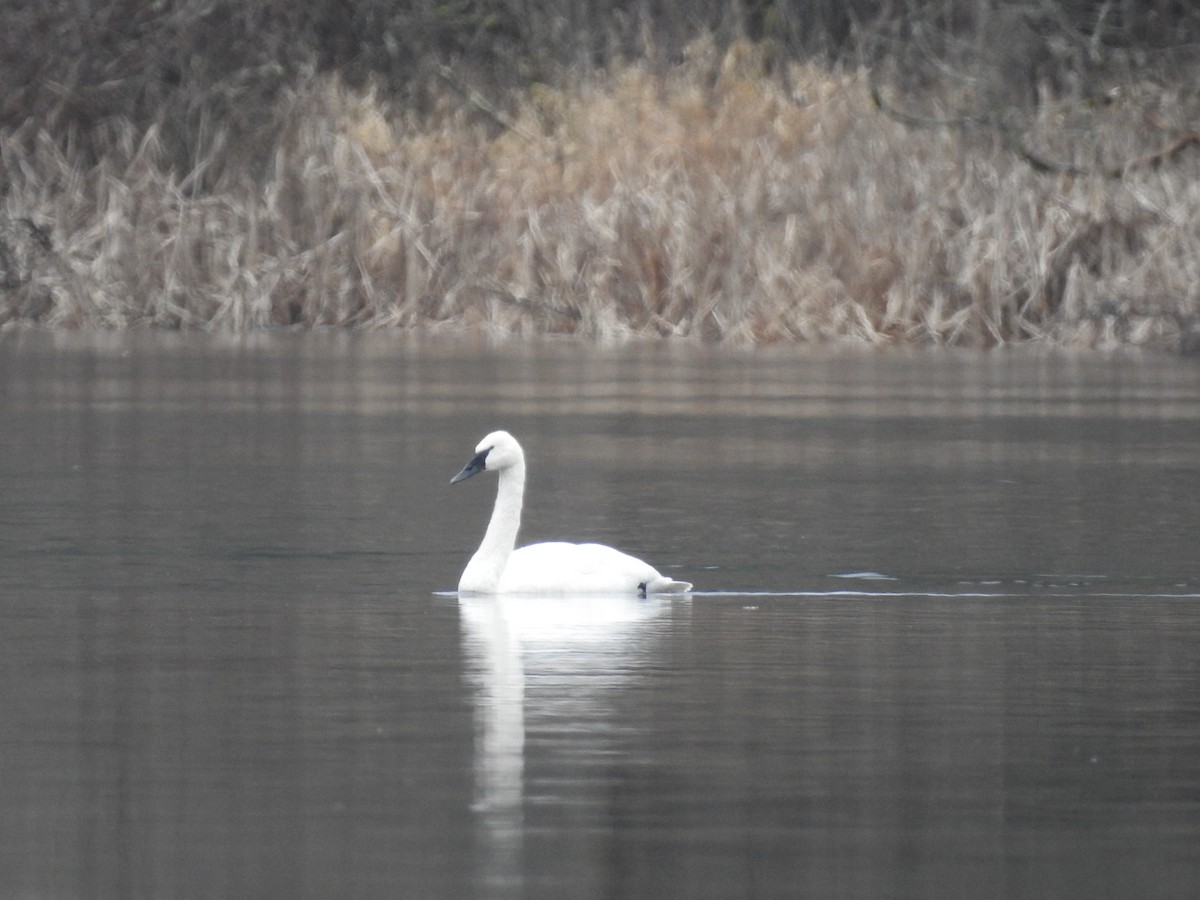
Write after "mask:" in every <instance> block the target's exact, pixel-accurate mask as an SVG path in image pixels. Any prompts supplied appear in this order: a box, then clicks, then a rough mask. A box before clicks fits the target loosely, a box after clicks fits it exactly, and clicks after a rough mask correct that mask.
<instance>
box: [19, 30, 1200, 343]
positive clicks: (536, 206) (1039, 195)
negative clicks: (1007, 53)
mask: <svg viewBox="0 0 1200 900" xmlns="http://www.w3.org/2000/svg"><path fill="white" fill-rule="evenodd" d="M1162 99H1163V102H1164V103H1166V102H1169V98H1167V97H1164V98H1162ZM273 115H274V117H275V121H281V122H285V123H287V124H286V125H284V126H283V128H282V130H281V131H280V132H279V139H278V141H277V144H276V146H275V147H274V149H273V154H272V155H271V159H272V164H271V165H270V166H269V167H268V169H269V171H268V173H267V174H266V175H265V176H262V177H259V178H252V177H251V176H249V175H246V176H245V177H244V178H241V177H240V176H239V175H238V174H237V166H236V165H235V160H232V159H226V158H223V157H222V158H218V157H219V156H220V154H222V153H223V152H227V153H230V154H232V153H233V152H234V151H233V150H228V151H223V150H222V146H223V145H222V142H221V141H220V140H213V141H211V142H210V144H211V145H212V146H213V147H215V148H216V149H214V150H213V151H212V153H213V158H212V159H207V160H201V161H200V162H199V164H198V165H197V167H196V169H195V171H194V172H192V173H190V174H189V173H181V172H177V171H173V170H172V169H171V168H170V166H169V165H168V163H167V162H166V159H167V154H166V153H164V151H163V150H162V148H161V147H160V141H159V136H158V132H157V131H156V130H155V129H154V128H150V129H149V130H147V131H144V132H140V133H139V132H136V131H135V129H134V128H133V127H132V126H130V125H128V124H121V123H120V122H115V123H113V124H111V125H110V126H108V127H109V128H110V131H111V133H110V135H109V137H108V139H107V142H108V148H107V152H106V153H105V154H104V156H103V158H102V159H101V161H100V162H99V163H97V164H95V165H90V164H83V163H81V162H80V161H79V160H78V159H76V158H75V157H74V156H72V154H71V152H70V151H69V150H64V149H62V144H60V143H59V142H56V141H54V140H52V139H51V138H50V137H48V136H46V135H45V134H35V133H27V132H17V133H15V134H10V135H6V136H3V137H2V138H0V142H2V145H3V146H2V147H0V150H2V151H3V156H4V159H5V160H6V162H7V163H8V172H9V173H11V179H12V184H11V189H10V192H9V195H8V197H7V200H6V203H7V208H8V209H9V210H10V211H19V213H20V214H23V215H29V216H31V217H32V218H34V219H35V220H37V221H39V222H43V221H44V222H47V223H52V225H53V230H54V234H55V241H56V244H57V245H58V246H57V253H58V257H59V258H60V259H61V260H62V261H63V263H64V265H65V266H66V267H68V268H69V270H70V272H71V273H72V277H77V279H78V283H75V282H73V281H71V280H70V279H67V278H62V277H58V278H57V280H56V276H55V275H54V273H49V275H47V278H49V280H50V284H49V287H48V288H47V290H48V292H49V296H50V297H51V298H52V301H53V302H52V303H50V304H48V305H45V306H44V308H40V309H39V311H38V313H37V316H36V318H38V319H39V320H40V321H42V322H45V323H47V324H50V325H58V326H72V325H80V324H95V325H99V326H104V327H124V326H130V325H138V324H154V325H158V326H165V327H206V328H247V327H257V326H265V325H291V324H299V325H306V326H314V325H374V326H402V327H423V328H426V329H430V330H462V329H466V328H480V329H486V330H488V331H491V332H496V333H517V334H527V333H541V332H571V333H578V334H583V335H588V336H600V337H606V336H621V335H687V336H701V337H705V338H710V339H718V338H721V339H730V340H734V341H740V342H771V341H780V340H804V341H809V340H831V339H858V340H864V341H872V342H901V343H903V342H924V343H952V344H965V345H975V346H979V345H992V344H997V343H1003V342H1009V341H1017V340H1023V339H1054V340H1060V341H1065V342H1068V343H1080V344H1096V343H1105V342H1120V341H1124V342H1132V343H1137V344H1148V345H1155V346H1166V347H1180V346H1187V345H1189V344H1190V343H1194V342H1197V341H1200V338H1197V334H1200V331H1198V330H1197V329H1198V325H1197V318H1198V306H1200V298H1198V297H1197V294H1196V289H1195V285H1197V284H1200V255H1198V254H1197V253H1196V249H1195V240H1194V228H1192V226H1191V225H1190V224H1189V223H1192V222H1194V221H1195V220H1196V218H1197V212H1198V210H1197V207H1198V206H1200V195H1197V193H1196V191H1195V190H1193V189H1192V183H1193V182H1194V180H1195V179H1194V177H1193V174H1192V173H1191V169H1190V168H1188V162H1187V160H1181V161H1179V162H1178V163H1177V164H1173V165H1172V166H1169V167H1158V168H1153V169H1150V168H1147V169H1146V170H1144V171H1131V172H1130V173H1128V175H1126V176H1125V177H1124V178H1105V177H1102V176H1095V177H1085V176H1078V177H1077V176H1073V175H1071V176H1069V175H1057V176H1054V175H1046V174H1041V173H1038V172H1036V171H1034V170H1033V169H1032V168H1031V167H1030V166H1029V165H1027V164H1025V163H1024V162H1023V161H1022V160H1020V159H1019V158H1017V157H1016V156H1015V155H1014V154H1012V153H1010V152H1008V151H1007V150H1005V149H1002V148H992V147H990V146H989V147H984V146H981V143H982V142H980V141H972V140H971V139H970V138H968V137H967V136H965V135H964V134H963V133H962V132H959V131H954V130H948V129H936V128H925V129H922V128H908V127H905V126H904V125H902V124H900V123H898V122H896V121H894V120H893V119H889V118H888V117H887V116H885V115H882V114H881V113H880V112H879V110H877V109H876V108H874V107H873V106H872V104H871V101H870V98H869V92H868V90H867V87H866V85H865V84H864V82H863V79H862V78H861V77H860V76H859V75H857V74H855V73H848V72H845V71H831V70H827V69H822V68H820V67H818V66H815V65H805V66H800V65H796V66H793V67H791V68H790V69H789V70H788V71H787V73H786V77H775V76H772V77H768V76H765V75H763V74H762V70H761V67H758V66H756V65H755V64H754V59H753V54H752V52H751V51H750V50H748V49H747V48H746V47H745V46H744V45H735V47H734V49H733V50H731V51H729V53H727V54H725V55H723V56H722V55H720V54H717V53H716V52H715V51H714V50H712V48H711V45H706V44H701V45H698V46H697V47H696V48H694V51H693V52H692V53H691V54H690V55H689V56H688V58H687V59H686V60H685V62H683V63H682V64H681V65H680V66H678V67H677V68H676V69H674V70H672V71H671V72H669V73H667V74H666V75H662V74H652V73H651V72H650V71H648V69H646V68H644V67H641V66H638V65H628V66H626V67H624V68H620V69H616V70H613V71H612V72H610V73H608V74H605V75H601V76H595V77H592V78H589V79H586V80H583V81H581V82H580V83H579V84H578V85H577V86H576V87H574V88H572V89H564V90H550V89H536V90H533V91H531V92H530V93H529V94H528V96H527V97H526V98H525V100H524V101H523V102H522V103H521V104H520V105H519V107H518V108H517V109H516V111H515V112H514V113H513V114H512V116H510V117H509V119H508V122H509V127H505V128H497V127H495V122H492V121H489V122H487V123H486V124H483V123H481V119H480V117H479V115H478V110H476V109H473V108H472V107H471V106H470V105H469V104H467V103H465V101H462V100H461V98H457V97H456V99H454V100H453V101H451V100H447V102H446V104H445V107H444V109H443V111H442V112H441V113H439V114H435V115H432V116H430V117H427V118H425V119H423V120H421V121H416V120H411V121H410V120H406V119H404V118H402V117H399V116H393V115H392V112H391V111H389V110H388V109H387V108H386V107H385V106H384V105H383V104H382V103H380V102H379V101H378V100H377V98H376V97H375V96H374V95H373V94H372V93H370V92H355V91H351V90H349V89H347V88H345V87H344V86H342V85H340V84H339V83H338V82H337V81H336V80H332V79H331V80H325V81H318V82H315V83H314V84H312V85H311V86H308V87H306V88H303V89H299V90H295V91H293V92H291V93H290V94H288V95H286V96H285V98H284V99H283V101H281V105H280V107H279V108H277V109H276V110H275V111H274V113H273ZM489 127H491V129H492V130H490V131H489V130H488V128H489ZM1052 130H1053V122H1050V121H1049V120H1048V121H1047V124H1046V127H1045V128H1044V129H1043V131H1052ZM246 168H247V170H249V168H251V167H249V166H247V167H246ZM205 173H220V174H219V175H211V176H210V175H206V174H205ZM209 182H211V184H210V183H209ZM202 183H203V185H204V186H203V189H201V188H200V187H199V185H201V184H202ZM60 274H61V273H60ZM10 292H11V291H10ZM0 302H3V298H0ZM8 308H9V313H10V317H11V316H12V315H16V316H17V317H18V318H20V317H21V316H20V314H19V308H20V305H19V304H18V303H16V302H14V301H13V300H12V299H11V298H10V299H9V301H8ZM25 317H26V318H30V317H33V316H25Z"/></svg>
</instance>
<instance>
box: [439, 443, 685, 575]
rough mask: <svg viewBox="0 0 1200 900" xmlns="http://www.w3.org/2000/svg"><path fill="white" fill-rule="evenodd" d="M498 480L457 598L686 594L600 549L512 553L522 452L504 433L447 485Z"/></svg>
mask: <svg viewBox="0 0 1200 900" xmlns="http://www.w3.org/2000/svg"><path fill="white" fill-rule="evenodd" d="M483 471H495V472H498V473H499V475H500V484H499V486H498V487H497V489H496V505H495V506H494V507H493V509H492V518H491V520H490V521H489V522H488V527H487V531H486V533H485V534H484V536H483V541H482V543H480V545H479V549H478V550H476V551H475V555H474V556H472V557H471V560H470V562H468V563H467V567H466V569H464V570H463V574H462V578H460V579H459V582H458V590H459V593H461V594H468V593H470V594H678V593H684V592H686V591H690V590H691V589H692V586H691V585H690V584H688V583H687V582H686V581H675V580H674V579H671V578H668V577H667V576H665V575H663V574H661V573H660V572H659V571H658V570H657V569H655V568H654V567H653V566H651V565H650V564H649V563H645V562H642V560H640V559H638V558H636V557H633V556H630V555H629V554H628V553H622V552H621V551H620V550H616V549H614V548H612V547H606V546H604V545H603V544H569V543H564V542H561V541H551V542H548V543H544V544H530V545H529V546H527V547H521V548H520V549H515V548H516V542H517V532H518V531H519V530H520V527H521V506H522V504H523V503H524V496H525V453H524V451H523V450H522V449H521V445H520V444H518V443H517V440H516V438H514V437H513V436H512V435H511V434H509V433H508V432H507V431H495V432H492V433H491V434H489V435H488V436H487V437H485V438H484V439H483V440H482V441H480V442H479V446H477V447H476V448H475V457H474V458H473V459H472V460H471V461H470V462H469V463H467V465H466V466H464V467H463V469H462V471H461V472H459V473H458V474H457V475H455V476H454V478H453V480H452V481H451V483H452V484H453V483H454V482H456V481H462V480H463V479H466V478H470V477H471V476H472V475H475V474H477V473H478V472H483Z"/></svg>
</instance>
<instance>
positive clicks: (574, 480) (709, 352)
mask: <svg viewBox="0 0 1200 900" xmlns="http://www.w3.org/2000/svg"><path fill="white" fill-rule="evenodd" d="M495 427H506V428H508V429H510V430H511V431H513V432H514V433H516V434H517V435H518V436H519V437H521V438H522V440H523V442H524V443H525V446H526V451H527V454H528V456H529V458H530V486H529V490H530V495H529V497H528V498H527V505H526V515H525V523H526V524H525V528H524V532H523V536H524V538H525V539H527V540H537V539H544V538H558V537H577V538H586V539H594V540H600V541H604V542H607V543H613V544H617V545H620V546H622V547H625V548H627V549H630V550H634V551H636V552H637V553H638V554H639V555H642V556H644V557H646V558H647V559H649V560H651V561H652V562H654V563H655V564H656V565H659V566H660V567H661V568H663V569H666V570H668V571H669V572H670V573H671V574H673V575H677V576H678V577H682V578H686V579H688V580H691V581H694V582H696V585H697V589H698V591H697V593H696V594H694V595H693V596H692V597H691V598H690V599H684V600H680V599H675V600H657V599H654V598H651V599H650V600H645V601H636V600H633V599H622V598H608V599H604V600H596V601H593V602H590V603H587V604H578V603H575V604H566V603H562V602H555V601H550V600H531V599H526V600H519V599H509V600H505V601H501V602H497V601H492V600H486V599H475V600H471V601H463V602H461V603H460V601H459V600H458V599H457V598H456V597H455V596H453V594H452V593H448V592H452V591H453V588H454V585H455V584H456V582H457V577H458V574H459V572H460V570H461V568H462V565H463V564H464V562H465V560H466V558H467V557H468V556H469V554H470V552H471V551H472V550H473V549H474V546H475V544H476V542H477V541H478V538H479V536H480V535H481V533H482V529H483V525H484V521H485V519H486V516H487V514H488V511H489V509H490V505H491V501H492V496H493V491H494V482H492V481H490V480H489V479H487V478H486V477H483V476H481V477H479V478H475V479H472V480H470V481H468V482H464V483H462V484H459V485H455V486H454V487H453V488H451V487H450V486H449V485H448V483H447V482H448V481H449V478H450V476H451V475H452V474H454V472H456V471H457V470H458V468H459V467H460V466H461V465H462V464H463V463H464V462H465V461H466V460H467V458H469V456H470V455H471V451H472V448H473V447H474V445H475V443H476V441H477V440H478V439H479V438H480V437H481V436H482V435H483V434H484V433H486V432H487V431H489V430H491V429H492V428H495ZM1198 447H1200V368H1197V367H1196V365H1195V364H1194V363H1191V362H1184V361H1179V360H1166V359H1159V358H1150V357H1137V356H1131V357H1115V358H1113V357H1099V356H1071V355H1061V354H1059V355H1024V354H1005V353H997V354H991V355H986V356H974V355H955V354H926V353H912V354H902V353H892V354H874V353H861V352H846V353H838V352H828V351H825V352H813V351H808V352H796V351H769V352H759V353H744V352H737V351H726V350H718V349H713V348H706V347H687V346H680V345H670V344H663V345H641V344H639V345H633V346H626V347H617V348H586V347H581V346H579V345H575V344H556V343H548V344H547V343H543V344H539V345H536V346H532V347H530V346H516V345H509V346H501V347H489V346H488V345H487V344H484V343H479V342H467V341H463V342H453V341H415V340H411V339H406V338H402V337H396V336H391V335H377V336H363V335H357V336H356V335H264V336H258V337H251V338H245V337H240V338H228V339H221V338H201V337H186V336H164V335H134V336H128V335H126V336H120V337H106V338H94V337H92V338H89V337H80V336H71V335H66V336H63V335H43V334H17V333H9V334H7V335H5V336H3V337H2V338H0V495H2V496H3V506H2V507H0V508H2V510H3V514H2V516H0V684H2V685H3V690H2V691H0V784H2V785H3V792H2V796H0V896H4V897H32V898H43V897H45V898H70V897H89V898H92V897H97V898H105V897H113V898H128V897H177V898H186V897H220V896H239V897H245V896H255V897H289V898H294V897H331V896H338V897H383V896H387V897H396V896H401V897H423V898H438V897H446V898H471V897H478V898H501V897H548V898H549V897H555V898H557V897H567V896H569V897H574V898H589V897H661V896H686V897H713V898H717V897H720V898H725V897H799V896H812V897H868V896H869V897H920V898H927V897H939V896H940V897H961V896H972V897H1027V896H1047V897H1049V896H1053V897H1059V898H1073V897H1078V898H1089V900H1093V898H1100V897H1122V898H1124V897H1131V896H1137V897H1142V898H1145V897H1152V898H1153V897H1181V898H1182V897H1192V896H1195V894H1196V891H1197V889H1198V887H1200V853H1197V847H1200V753H1197V751H1196V748H1197V746H1200V662H1198V660H1200V654H1198V653H1197V647H1198V646H1200V605H1198V603H1200V562H1198V561H1197V559H1198V554H1197V537H1196V536H1197V534H1198V533H1200V506H1198V502H1197V499H1196V498H1197V491H1198V488H1200V450H1198V449H1197V448H1198Z"/></svg>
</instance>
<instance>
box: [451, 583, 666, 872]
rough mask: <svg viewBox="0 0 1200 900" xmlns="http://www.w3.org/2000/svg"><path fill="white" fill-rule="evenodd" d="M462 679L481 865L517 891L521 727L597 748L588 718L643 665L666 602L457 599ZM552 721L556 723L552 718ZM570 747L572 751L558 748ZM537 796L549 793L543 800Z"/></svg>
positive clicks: (655, 599)
mask: <svg viewBox="0 0 1200 900" xmlns="http://www.w3.org/2000/svg"><path fill="white" fill-rule="evenodd" d="M458 602H459V609H460V611H461V622H462V637H463V646H464V650H465V655H466V659H467V665H468V680H469V681H470V682H471V683H472V684H473V685H474V687H475V723H476V724H475V734H476V741H475V791H474V796H473V804H472V809H473V811H474V813H475V815H476V819H477V822H478V823H479V826H480V828H479V832H480V838H481V843H482V848H481V849H483V850H484V852H483V853H482V856H481V859H482V860H483V861H484V866H485V871H484V872H483V873H481V874H482V875H483V877H484V881H485V883H486V884H488V885H490V886H491V887H492V888H493V889H498V888H500V887H509V888H512V887H519V886H520V880H521V876H520V872H521V853H522V849H523V847H522V833H523V828H524V803H525V765H526V732H527V730H532V729H531V727H530V726H531V725H533V724H535V723H540V724H541V725H543V726H546V725H552V726H557V728H558V729H559V730H560V731H563V732H567V731H573V732H575V733H574V735H573V736H570V737H568V740H569V741H580V742H586V743H587V746H586V747H584V748H580V750H579V752H588V753H597V752H603V750H604V749H605V748H604V746H603V740H602V736H600V744H599V745H597V739H598V736H597V735H596V734H595V733H594V732H593V733H591V734H589V733H588V729H586V728H579V725H580V723H581V722H584V721H588V722H595V721H596V720H597V719H598V718H603V716H602V715H598V713H600V714H602V713H603V712H604V711H605V710H606V709H607V708H608V706H609V702H610V700H611V697H612V695H613V692H614V691H615V690H617V689H619V688H620V687H621V686H622V684H624V683H625V682H627V681H629V680H631V679H632V678H634V677H636V673H637V671H638V669H639V668H640V667H641V666H642V665H643V664H645V663H646V662H648V661H649V658H650V656H651V653H652V648H653V643H654V642H655V640H656V636H657V634H658V630H657V629H656V628H655V627H653V624H652V623H653V620H655V619H657V618H658V617H660V616H661V615H662V614H663V613H664V612H665V611H667V610H670V609H671V605H672V604H671V601H670V600H669V599H666V598H659V597H653V596H652V597H649V598H638V597H627V596H612V597H609V596H589V597H587V598H581V597H573V598H568V597H547V596H532V595H511V594H510V595H493V596H481V595H472V596H466V595H464V596H460V597H459V600H458ZM556 720H557V721H556ZM566 749H567V750H568V752H571V751H573V750H574V749H575V748H566ZM543 799H551V800H553V799H554V798H553V797H550V798H543Z"/></svg>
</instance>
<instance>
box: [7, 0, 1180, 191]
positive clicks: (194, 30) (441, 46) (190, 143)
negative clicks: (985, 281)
mask: <svg viewBox="0 0 1200 900" xmlns="http://www.w3.org/2000/svg"><path fill="white" fill-rule="evenodd" d="M699 35H711V36H713V38H714V39H715V40H716V42H717V44H718V46H727V45H728V44H729V43H730V42H732V41H735V40H749V41H750V42H753V43H756V44H758V45H760V46H762V47H764V48H765V54H764V56H765V60H766V68H767V69H768V72H767V74H769V70H770V69H771V68H772V67H775V68H778V63H779V62H780V61H781V60H783V59H803V58H810V57H816V58H819V59H821V60H823V61H825V62H828V63H849V64H859V63H865V64H867V65H870V66H874V67H878V68H879V69H880V70H881V71H882V70H886V71H887V73H888V77H889V78H890V79H892V80H893V81H895V82H896V83H898V84H900V85H901V86H902V88H903V90H904V92H905V94H906V95H907V96H910V97H911V98H912V100H913V102H914V103H915V104H917V105H918V106H919V105H920V104H921V99H920V95H921V94H922V93H923V92H928V91H934V92H935V93H937V94H939V95H940V94H941V93H942V92H943V91H944V89H945V88H946V87H947V83H949V84H950V85H951V86H953V85H961V84H963V83H967V82H971V83H973V84H974V85H975V90H974V91H973V95H974V97H975V99H976V100H977V101H978V102H977V103H975V104H973V105H971V106H970V108H962V109H957V110H941V112H942V113H943V114H948V115H958V116H970V117H979V118H984V119H987V120H989V121H990V122H992V123H993V124H998V125H1003V124H1006V123H1007V124H1008V125H1010V126H1011V124H1012V120H1013V119H1014V118H1019V117H1020V116H1021V115H1022V114H1026V113H1028V112H1029V110H1030V108H1031V107H1033V106H1035V105H1036V103H1037V102H1038V89H1039V84H1050V85H1053V86H1054V87H1055V88H1056V89H1057V90H1059V91H1061V92H1066V93H1070V94H1072V95H1074V96H1075V97H1077V98H1078V99H1079V100H1080V101H1082V102H1106V101H1107V100H1108V99H1110V94H1111V92H1112V91H1113V90H1114V89H1116V87H1117V86H1119V85H1120V84H1122V83H1125V82H1127V81H1130V80H1133V79H1135V78H1145V77H1150V78H1157V79H1161V80H1164V81H1168V80H1173V79H1180V78H1190V77H1191V76H1192V75H1194V74H1195V71H1196V70H1195V68H1194V66H1195V63H1196V59H1197V51H1198V50H1200V5H1198V4H1195V3H1192V2H1190V0H1019V2H1004V0H790V2H788V0H777V2H767V0H742V2H736V0H734V2H722V0H636V2H630V0H626V2H621V0H596V2H593V0H447V2H440V0H426V2H395V0H314V2H307V3H299V4H297V3H294V2H291V0H233V2H228V0H227V2H222V0H158V2H145V0H37V2H22V0H18V2H9V3H6V4H3V5H2V6H0V60H2V62H0V128H6V129H16V128H19V127H21V126H22V125H28V124H29V123H30V122H32V123H35V124H36V127H37V128H44V129H46V130H47V131H49V132H50V133H51V134H52V135H54V136H56V138H57V139H58V140H60V141H61V142H63V143H64V145H65V144H70V145H72V146H74V147H75V148H77V149H79V150H83V151H85V152H88V153H91V154H93V155H97V154H101V153H103V152H104V151H105V148H106V147H107V140H108V136H107V135H106V133H105V127H106V123H108V122H110V121H111V120H113V119H115V118H118V117H120V118H125V119H129V120H131V121H132V122H133V123H134V124H135V125H139V126H143V127H144V126H147V125H149V124H151V123H156V124H159V125H161V139H162V140H163V141H164V142H165V145H166V147H167V149H168V151H169V153H170V155H171V157H172V158H173V160H174V162H175V164H176V165H178V166H179V167H181V168H182V169H185V170H186V169H189V168H190V167H192V166H194V165H195V163H196V161H197V160H198V159H202V158H205V157H207V156H209V155H210V152H211V150H212V144H213V143H214V142H217V141H221V142H232V143H233V144H234V145H235V146H236V147H237V148H238V150H239V152H238V161H239V163H240V164H242V165H244V166H246V167H247V170H248V171H258V172H261V171H262V167H263V166H264V165H265V159H264V156H265V154H267V153H269V151H270V149H271V147H272V146H273V144H274V141H275V139H276V137H277V134H278V131H279V129H280V128H282V127H283V123H282V122H280V121H277V117H276V116H275V115H274V113H275V109H276V105H275V101H276V99H277V98H278V95H279V92H280V91H281V90H282V89H283V88H284V87H286V86H288V85H291V84H295V83H296V82H297V81H299V80H302V79H305V78H308V77H311V76H312V75H313V74H314V73H321V72H337V73H338V74H339V75H340V76H341V77H342V78H343V79H344V80H345V82H346V83H347V84H350V85H363V84H365V83H366V82H368V80H370V81H371V82H372V83H374V84H375V85H376V86H378V87H379V88H380V89H381V91H382V93H383V96H384V97H385V98H386V99H388V100H390V101H392V102H393V103H394V104H396V105H398V106H399V107H401V108H403V109H405V110H408V111H410V112H413V113H416V114H421V113H427V112H429V111H430V110H431V109H432V108H433V107H434V105H435V104H436V102H437V99H438V98H439V97H440V96H441V95H442V94H443V93H444V92H445V89H446V81H445V74H446V72H445V68H446V67H449V68H450V70H451V71H452V72H453V73H454V77H455V78H456V79H458V80H459V81H460V83H462V84H470V85H471V86H472V87H473V88H475V89H483V90H485V91H486V92H487V93H488V94H490V95H491V99H492V100H493V101H495V102H498V103H501V104H502V103H503V99H504V97H505V95H506V93H509V92H512V91H517V90H522V89H524V88H527V87H528V86H529V85H531V84H535V83H550V84H556V83H561V82H563V81H564V80H565V79H578V78H579V77H580V76H581V75H584V76H586V74H587V73H589V72H590V71H592V70H598V69H602V68H604V67H606V66H608V65H610V64H612V63H613V62H614V61H621V60H629V59H641V60H648V61H650V62H651V63H653V64H656V65H659V66H662V67H667V66H670V65H672V64H675V63H677V62H679V61H680V60H681V59H682V58H683V56H684V54H685V52H686V49H687V47H688V46H689V45H690V44H691V43H692V42H693V41H695V40H696V38H697V37H698V36H699Z"/></svg>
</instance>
